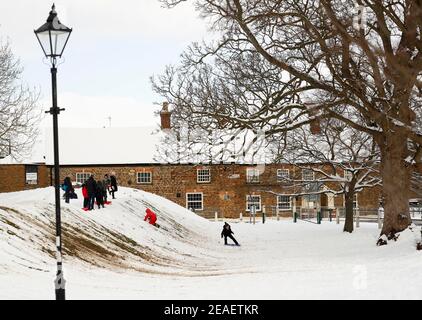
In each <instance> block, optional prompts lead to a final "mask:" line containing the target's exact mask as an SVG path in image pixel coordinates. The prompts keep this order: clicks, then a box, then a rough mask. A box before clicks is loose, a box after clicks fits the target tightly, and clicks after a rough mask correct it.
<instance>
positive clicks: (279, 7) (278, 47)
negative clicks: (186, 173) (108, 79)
mask: <svg viewBox="0 0 422 320" xmlns="http://www.w3.org/2000/svg"><path fill="white" fill-rule="evenodd" d="M162 2H163V3H165V4H166V5H167V6H169V7H171V6H174V5H177V4H178V3H180V2H183V1H171V0H168V1H162ZM196 7H197V9H198V10H199V11H200V12H201V14H202V15H203V16H204V17H206V18H208V19H209V20H210V21H211V23H212V24H211V28H213V29H214V30H216V31H217V32H220V33H221V39H220V41H219V42H217V43H212V44H203V45H198V44H194V45H192V46H191V47H190V48H189V49H188V50H187V51H186V53H185V55H184V56H183V60H182V63H181V67H179V68H169V69H168V70H167V72H166V73H165V74H164V75H163V76H161V77H159V78H158V79H156V80H155V89H156V91H157V92H159V93H161V94H162V95H163V96H165V97H166V99H168V100H169V102H171V103H173V104H174V105H175V106H177V109H178V110H179V111H178V112H180V114H181V115H183V114H184V115H185V116H187V115H190V118H191V123H195V124H198V125H202V126H206V125H208V126H212V125H215V124H220V125H222V126H226V127H230V128H239V127H243V128H256V127H258V128H262V127H266V132H267V134H268V135H273V134H279V133H280V132H287V131H290V130H294V129H296V128H298V127H301V126H303V125H306V124H309V123H315V122H318V121H321V120H323V119H337V120H339V121H341V122H343V123H345V124H347V125H348V126H349V127H351V128H353V129H355V130H358V131H361V132H364V133H366V134H367V135H369V136H371V137H372V139H373V140H374V141H375V142H376V143H377V145H378V148H379V150H380V154H381V164H380V175H381V177H382V180H383V199H384V203H383V205H384V210H385V216H384V225H383V228H382V231H381V235H386V236H387V237H388V238H393V237H394V234H396V233H397V232H400V231H402V230H404V229H406V228H407V227H408V226H409V223H410V221H411V220H410V214H409V203H408V200H409V194H410V174H411V168H410V167H409V165H408V160H409V158H410V159H413V160H414V161H420V155H421V146H422V133H421V132H420V128H419V127H418V126H417V125H416V123H418V122H419V123H420V116H421V115H420V113H418V112H417V109H418V108H420V107H419V104H420V102H421V101H420V100H421V97H420V92H421V91H422V82H421V71H422V36H421V30H422V2H421V1H419V0H402V1H392V0H357V1H353V0H344V1H330V0H319V1H316V0H315V1H296V0H284V1H276V0H273V1H272V0H266V1H257V0H224V1H223V0H196ZM353 8H357V9H356V10H351V9H353ZM263 71H265V74H264V73H263ZM210 80H211V81H210ZM264 83H266V84H267V89H266V90H267V93H271V94H269V95H266V97H271V98H270V99H265V98H264V99H263V97H262V96H261V93H262V92H263V91H259V90H258V91H257V90H256V89H257V88H256V86H255V85H256V84H259V86H258V89H262V90H264V86H263V84H264ZM239 84H241V86H238V85H239ZM214 88H217V89H216V90H210V89H214Z"/></svg>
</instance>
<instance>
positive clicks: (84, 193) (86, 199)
mask: <svg viewBox="0 0 422 320" xmlns="http://www.w3.org/2000/svg"><path fill="white" fill-rule="evenodd" d="M82 196H83V197H84V207H83V210H85V211H87V210H88V208H89V196H88V188H87V186H86V182H84V183H83V184H82Z"/></svg>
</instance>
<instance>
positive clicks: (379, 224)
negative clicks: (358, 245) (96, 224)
mask: <svg viewBox="0 0 422 320" xmlns="http://www.w3.org/2000/svg"><path fill="white" fill-rule="evenodd" d="M377 220H378V229H381V227H382V223H381V208H379V209H378V217H377Z"/></svg>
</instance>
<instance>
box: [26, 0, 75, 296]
mask: <svg viewBox="0 0 422 320" xmlns="http://www.w3.org/2000/svg"><path fill="white" fill-rule="evenodd" d="M34 32H35V35H36V36H37V39H38V42H39V43H40V45H41V48H42V50H43V52H44V55H45V57H46V58H47V59H49V60H50V63H51V83H52V98H53V106H52V107H51V108H50V110H49V111H47V112H46V113H50V114H51V115H52V116H53V138H54V187H55V204H56V248H57V253H56V259H57V275H56V279H55V290H56V300H65V297H66V296H65V283H66V281H65V279H64V277H63V262H62V237H61V233H62V229H61V212H60V162H59V129H58V115H59V114H60V111H64V109H60V108H59V107H58V106H57V59H58V58H61V57H62V54H63V52H64V49H65V47H66V44H67V41H68V40H69V37H70V34H71V32H72V29H70V28H68V27H66V26H65V25H63V24H62V23H60V21H59V19H58V17H57V12H56V8H55V5H54V4H53V6H52V8H51V11H50V14H49V16H48V18H47V22H46V23H44V24H43V25H42V26H41V27H39V28H38V29H37V30H35V31H34Z"/></svg>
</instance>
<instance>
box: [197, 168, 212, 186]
mask: <svg viewBox="0 0 422 320" xmlns="http://www.w3.org/2000/svg"><path fill="white" fill-rule="evenodd" d="M205 172H208V174H205ZM207 176H208V180H204V178H206V177H207ZM196 182H197V183H210V182H211V169H197V170H196Z"/></svg>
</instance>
